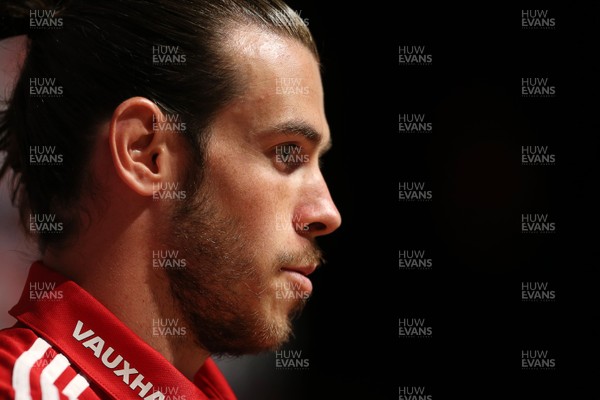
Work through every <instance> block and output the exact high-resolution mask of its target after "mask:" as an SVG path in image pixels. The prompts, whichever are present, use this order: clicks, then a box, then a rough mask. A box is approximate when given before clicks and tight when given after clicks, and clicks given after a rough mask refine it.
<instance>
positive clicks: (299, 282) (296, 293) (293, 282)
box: [279, 265, 317, 299]
mask: <svg viewBox="0 0 600 400" xmlns="http://www.w3.org/2000/svg"><path fill="white" fill-rule="evenodd" d="M315 269H317V266H316V265H305V266H293V267H285V268H281V272H283V273H284V275H285V276H286V277H287V279H289V280H290V283H289V284H288V285H289V286H287V287H285V286H284V287H285V288H286V289H285V290H284V291H285V292H286V293H281V294H279V296H281V298H284V299H300V298H302V299H306V298H308V296H310V294H311V293H312V289H313V286H312V282H311V281H310V279H309V278H308V275H310V274H312V273H313V272H314V271H315Z"/></svg>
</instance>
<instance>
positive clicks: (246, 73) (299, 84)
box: [227, 26, 329, 139]
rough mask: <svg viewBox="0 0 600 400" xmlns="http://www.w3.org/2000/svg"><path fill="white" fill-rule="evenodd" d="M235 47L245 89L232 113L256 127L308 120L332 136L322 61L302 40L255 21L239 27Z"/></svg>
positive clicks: (233, 38) (233, 37)
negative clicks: (323, 84) (325, 104)
mask: <svg viewBox="0 0 600 400" xmlns="http://www.w3.org/2000/svg"><path fill="white" fill-rule="evenodd" d="M230 50H231V53H230V54H232V57H233V62H234V64H235V68H236V69H237V71H238V73H239V75H238V76H240V77H241V80H242V85H243V90H242V93H241V95H240V96H239V97H238V98H236V99H235V100H234V101H233V102H232V103H231V104H230V106H229V107H227V112H228V114H229V117H230V118H233V119H243V120H244V121H245V123H248V124H249V125H250V126H251V128H250V129H255V130H259V129H265V128H267V127H268V125H276V124H282V123H285V122H286V121H291V120H294V121H299V120H302V121H304V122H306V123H307V124H309V125H311V126H312V127H313V128H314V129H315V130H316V131H318V132H320V133H321V134H322V135H324V136H325V139H328V135H329V132H328V126H327V121H326V118H325V111H324V105H323V88H322V85H321V75H320V71H319V64H318V62H317V61H316V59H315V57H314V55H313V54H312V53H311V52H310V50H308V49H307V48H306V47H305V46H304V45H303V44H302V43H300V42H299V41H297V40H295V39H292V38H286V37H282V36H281V35H278V34H274V33H271V32H265V31H264V30H261V29H260V28H257V27H253V26H246V27H238V28H236V29H235V30H233V31H232V34H231V36H230Z"/></svg>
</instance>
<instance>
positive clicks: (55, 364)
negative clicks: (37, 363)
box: [40, 354, 70, 400]
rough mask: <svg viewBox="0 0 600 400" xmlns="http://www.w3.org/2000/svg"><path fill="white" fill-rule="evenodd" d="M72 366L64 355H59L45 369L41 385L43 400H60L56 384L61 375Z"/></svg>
mask: <svg viewBox="0 0 600 400" xmlns="http://www.w3.org/2000/svg"><path fill="white" fill-rule="evenodd" d="M69 365H70V363H69V360H67V358H66V357H65V356H63V355H62V354H57V355H56V356H55V357H54V358H53V359H52V361H51V362H50V364H48V365H47V366H46V368H44V370H43V371H42V374H41V375H40V383H41V385H42V400H60V397H59V396H58V388H57V387H56V386H54V382H55V381H56V379H58V377H59V376H60V374H62V373H63V372H65V369H67V367H68V366H69Z"/></svg>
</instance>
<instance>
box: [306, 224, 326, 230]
mask: <svg viewBox="0 0 600 400" xmlns="http://www.w3.org/2000/svg"><path fill="white" fill-rule="evenodd" d="M308 227H309V231H310V232H319V231H324V230H325V229H327V225H325V224H324V223H322V222H313V223H312V224H309V225H308Z"/></svg>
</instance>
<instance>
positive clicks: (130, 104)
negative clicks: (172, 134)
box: [108, 97, 165, 196]
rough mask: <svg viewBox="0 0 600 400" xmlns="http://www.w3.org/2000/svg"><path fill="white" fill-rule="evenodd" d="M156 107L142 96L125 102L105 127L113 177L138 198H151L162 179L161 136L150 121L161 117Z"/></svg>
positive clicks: (162, 150)
mask: <svg viewBox="0 0 600 400" xmlns="http://www.w3.org/2000/svg"><path fill="white" fill-rule="evenodd" d="M162 117H163V115H162V111H161V110H160V108H159V107H158V106H157V105H156V104H154V103H153V102H151V101H150V100H148V99H146V98H143V97H133V98H130V99H127V100H125V101H124V102H123V103H121V104H120V105H119V106H118V107H117V108H116V109H115V111H114V113H113V116H112V119H111V122H110V128H109V137H108V140H109V146H110V151H111V156H112V160H113V165H114V168H115V170H116V172H117V175H118V176H119V177H120V178H121V180H122V181H123V182H124V183H125V185H127V186H128V187H129V188H131V190H133V191H135V192H136V193H138V194H139V195H141V196H152V193H153V191H154V187H155V185H156V184H157V183H158V182H160V180H161V179H162V176H161V173H163V171H161V164H162V161H163V160H162V156H163V153H164V149H165V143H164V139H165V138H164V135H162V134H160V132H155V131H154V129H153V128H154V127H153V125H154V124H153V122H154V121H156V120H159V119H160V118H162Z"/></svg>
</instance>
